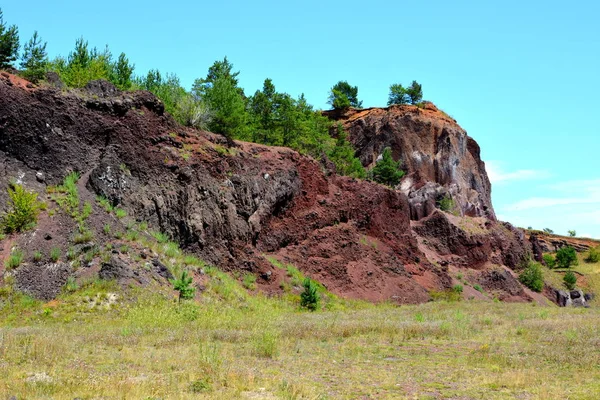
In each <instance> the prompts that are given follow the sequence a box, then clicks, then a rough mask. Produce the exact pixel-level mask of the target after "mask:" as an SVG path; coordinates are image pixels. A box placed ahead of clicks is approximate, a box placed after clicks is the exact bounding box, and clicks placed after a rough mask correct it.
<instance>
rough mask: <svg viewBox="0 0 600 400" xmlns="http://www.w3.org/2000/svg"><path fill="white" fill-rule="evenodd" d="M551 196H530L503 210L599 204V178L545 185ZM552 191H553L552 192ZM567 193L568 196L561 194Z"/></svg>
mask: <svg viewBox="0 0 600 400" xmlns="http://www.w3.org/2000/svg"><path fill="white" fill-rule="evenodd" d="M546 191H547V192H550V194H556V196H552V197H530V198H528V199H524V200H520V201H517V202H516V203H513V204H510V205H508V206H506V207H505V208H504V209H505V210H512V211H514V210H529V209H536V208H547V207H554V206H565V205H583V204H598V206H600V180H580V181H565V182H560V183H555V184H552V185H547V186H546ZM552 192H554V193H552ZM565 193H568V194H569V196H568V197H563V196H561V195H562V194H565Z"/></svg>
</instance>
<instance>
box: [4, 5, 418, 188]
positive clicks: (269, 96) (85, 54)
mask: <svg viewBox="0 0 600 400" xmlns="http://www.w3.org/2000/svg"><path fill="white" fill-rule="evenodd" d="M46 46H47V43H46V42H44V41H43V40H42V38H41V36H40V35H39V34H38V32H37V31H35V32H34V34H33V36H32V38H31V39H30V40H29V41H28V42H27V43H26V44H25V45H24V47H23V52H22V54H20V55H19V48H20V44H19V31H18V27H17V26H16V25H12V26H7V24H6V23H5V22H4V20H3V14H2V10H1V9H0V69H9V68H14V65H15V63H16V62H17V60H20V63H19V66H20V68H21V70H20V71H18V73H19V74H20V75H21V76H23V77H24V78H26V79H28V80H30V81H32V82H34V83H39V82H40V81H43V80H44V79H46V74H47V73H48V72H50V71H51V72H55V73H56V74H58V76H59V77H60V79H61V80H62V82H63V83H64V84H65V85H66V86H67V87H69V88H81V87H84V86H85V85H86V84H87V83H88V82H90V81H93V80H98V79H105V80H107V81H109V82H111V83H113V84H114V85H115V86H116V87H117V88H119V89H120V90H123V91H127V90H148V91H150V92H152V93H153V94H154V95H156V96H157V97H158V98H159V99H161V101H162V102H163V103H164V105H165V110H166V111H167V112H168V113H169V114H171V115H172V116H173V118H174V119H175V120H176V121H178V122H179V123H180V124H182V125H185V126H190V127H194V128H197V129H204V130H210V131H212V132H215V133H220V134H223V135H224V136H226V137H227V138H228V139H229V140H233V139H239V140H244V141H252V142H256V143H262V144H266V145H272V146H287V147H290V148H292V149H294V150H297V151H298V152H300V153H302V154H307V155H310V156H312V157H313V158H315V159H317V160H322V161H323V160H324V159H329V160H330V161H332V162H333V163H334V164H335V166H336V172H337V173H338V174H340V175H348V176H351V177H354V178H361V179H364V178H370V179H372V180H375V181H378V182H380V183H384V184H387V185H390V186H393V185H395V184H397V182H396V181H397V180H398V181H399V178H398V174H400V177H401V174H402V173H403V171H401V168H400V165H401V161H394V160H393V159H392V158H391V152H384V153H385V154H384V156H385V157H384V161H380V162H379V163H378V164H377V165H376V167H377V166H379V164H381V166H380V169H382V170H384V171H387V172H385V173H383V175H382V174H381V173H380V172H377V173H373V171H369V172H367V171H366V169H365V168H364V166H363V165H362V163H361V162H360V160H359V159H358V158H357V157H356V152H355V150H354V148H353V147H352V144H351V143H350V142H349V141H348V138H347V134H346V132H345V131H344V129H343V127H342V126H341V125H337V126H334V124H333V122H332V121H330V120H329V119H328V118H327V117H326V116H324V115H323V114H322V113H321V112H320V111H319V110H315V109H314V107H313V106H312V105H310V104H309V103H308V102H307V100H306V98H305V96H304V94H301V95H300V96H299V97H297V98H294V97H292V96H291V95H289V94H288V93H285V92H278V91H277V90H276V87H275V84H274V83H273V81H272V80H271V79H270V78H266V79H265V81H264V83H263V87H262V89H261V90H257V91H256V92H255V93H254V94H253V95H249V96H248V95H246V94H245V92H244V89H243V88H242V87H240V86H239V80H238V76H239V74H240V72H239V71H234V68H233V64H232V63H231V62H229V60H228V59H227V57H224V59H223V60H217V61H215V62H214V63H213V65H212V66H210V67H209V69H208V72H207V74H206V76H205V77H202V78H198V79H196V80H195V81H194V83H193V85H192V88H191V90H189V91H188V90H186V89H185V88H184V87H183V86H182V85H181V82H180V80H179V78H178V77H177V75H176V74H172V73H167V74H164V75H163V74H162V73H161V72H160V71H158V70H156V69H152V70H150V71H148V73H147V74H146V75H145V76H136V75H135V74H134V70H135V65H134V64H132V63H131V62H130V61H129V59H128V58H127V56H126V55H125V53H120V54H119V56H118V57H116V58H114V57H113V54H112V53H111V51H110V49H109V47H108V46H106V47H105V48H104V49H103V50H101V51H100V50H98V49H97V48H96V47H93V48H92V47H90V46H89V43H88V42H87V41H86V40H84V39H83V37H81V38H78V39H76V41H75V47H74V49H73V51H71V52H70V53H69V54H68V56H67V57H62V56H57V57H55V58H53V59H51V60H50V59H49V58H48V54H47V51H46ZM415 84H416V82H413V86H411V87H409V88H408V89H406V91H405V92H403V93H404V94H405V96H404V97H402V96H399V95H396V97H395V98H394V99H395V100H394V101H405V100H406V102H411V103H412V104H415V102H414V101H413V100H414V99H416V98H418V99H419V101H420V97H418V96H415V95H414V93H415V92H414V90H413V89H414V87H416V86H414V85H415ZM392 86H393V87H400V88H402V86H401V85H392ZM411 88H413V89H411ZM409 89H411V90H413V92H410V91H409ZM418 89H419V91H420V85H418ZM390 90H391V88H390ZM403 90H404V89H403ZM396 92H397V93H400V92H398V91H397V90H396ZM390 96H391V94H390ZM421 97H422V95H421ZM329 100H330V104H332V106H333V107H334V108H335V109H343V108H348V107H355V108H359V107H362V101H359V100H358V88H357V87H356V86H351V85H350V84H348V82H346V81H340V82H338V83H337V84H336V85H335V86H334V87H333V88H332V90H331V94H330V97H329ZM390 101H391V100H390ZM388 104H389V101H388ZM394 104H405V103H394ZM392 170H393V171H394V172H395V173H396V174H395V175H394V176H393V177H392V179H391V180H390V179H388V177H387V175H386V174H390V173H391V172H389V171H392ZM398 171H400V172H398ZM382 176H384V177H383V178H382ZM396 178H397V179H396Z"/></svg>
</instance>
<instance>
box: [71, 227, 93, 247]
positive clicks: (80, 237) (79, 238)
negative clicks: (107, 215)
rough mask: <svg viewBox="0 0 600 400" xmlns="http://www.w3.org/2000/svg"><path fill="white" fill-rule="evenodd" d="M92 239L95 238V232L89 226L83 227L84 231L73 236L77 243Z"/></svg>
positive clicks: (87, 241)
mask: <svg viewBox="0 0 600 400" xmlns="http://www.w3.org/2000/svg"><path fill="white" fill-rule="evenodd" d="M92 240H94V233H93V232H92V231H91V230H89V229H87V228H85V229H83V231H82V232H80V233H78V234H76V235H75V237H74V238H73V241H74V242H75V244H82V243H89V242H91V241H92Z"/></svg>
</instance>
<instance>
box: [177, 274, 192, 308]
mask: <svg viewBox="0 0 600 400" xmlns="http://www.w3.org/2000/svg"><path fill="white" fill-rule="evenodd" d="M191 285H192V277H191V276H188V273H187V271H183V272H182V273H181V278H179V279H175V280H173V289H175V290H176V291H178V292H179V301H181V300H188V299H193V298H194V293H195V292H196V289H194V288H193V287H192V286H191Z"/></svg>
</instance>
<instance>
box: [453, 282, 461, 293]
mask: <svg viewBox="0 0 600 400" xmlns="http://www.w3.org/2000/svg"><path fill="white" fill-rule="evenodd" d="M452 291H453V292H454V293H458V294H460V293H462V292H463V285H460V284H458V285H454V286H453V287H452Z"/></svg>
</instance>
